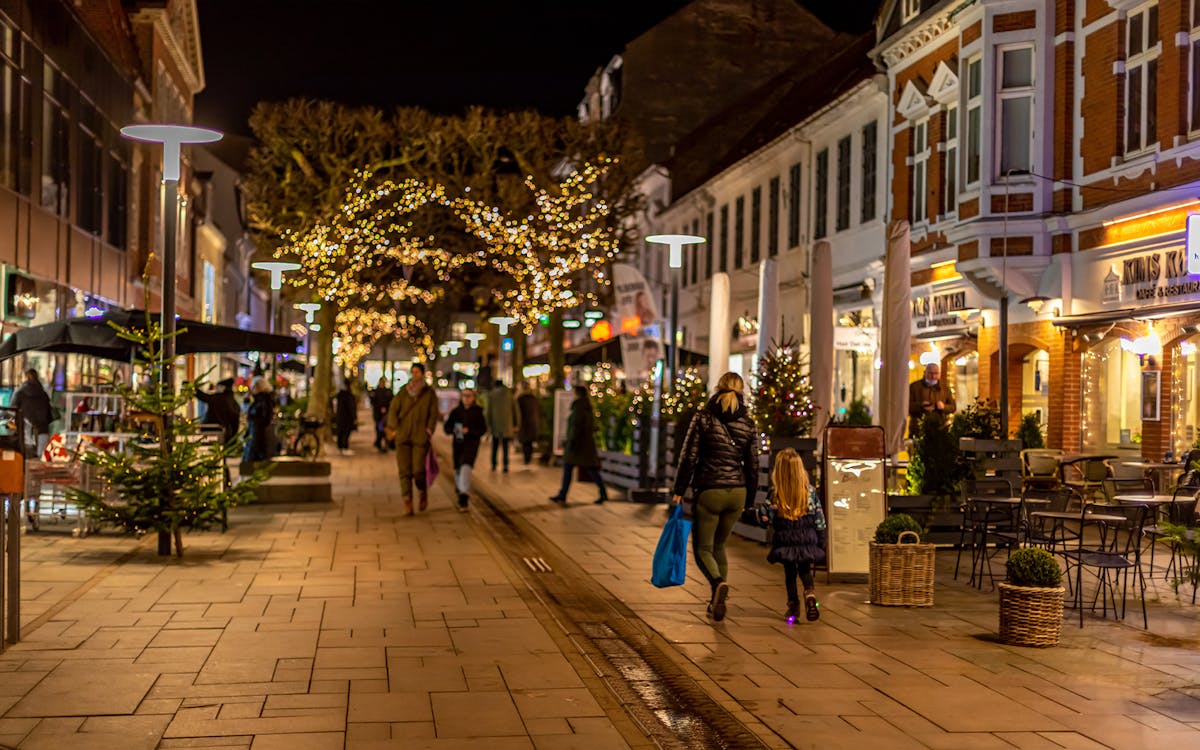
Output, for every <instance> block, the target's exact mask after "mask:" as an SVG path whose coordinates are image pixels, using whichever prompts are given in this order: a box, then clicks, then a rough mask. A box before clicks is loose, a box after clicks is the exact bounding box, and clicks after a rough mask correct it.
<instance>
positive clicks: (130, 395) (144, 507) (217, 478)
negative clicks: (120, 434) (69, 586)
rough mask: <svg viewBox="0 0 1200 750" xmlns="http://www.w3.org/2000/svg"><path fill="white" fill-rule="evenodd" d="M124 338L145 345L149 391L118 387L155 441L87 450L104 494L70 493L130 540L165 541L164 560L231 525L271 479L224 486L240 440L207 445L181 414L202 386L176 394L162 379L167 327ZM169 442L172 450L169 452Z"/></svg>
mask: <svg viewBox="0 0 1200 750" xmlns="http://www.w3.org/2000/svg"><path fill="white" fill-rule="evenodd" d="M118 333H119V335H120V336H121V337H122V338H124V339H127V340H129V341H132V342H134V343H135V344H137V345H138V347H139V349H140V350H141V355H140V356H139V359H138V364H139V369H140V370H141V373H142V374H143V375H144V376H145V379H144V381H143V382H145V383H147V385H145V386H143V387H142V388H139V389H137V390H134V389H133V388H131V387H129V386H118V388H117V393H118V394H119V395H120V396H121V397H122V398H123V399H124V401H125V405H126V407H127V408H128V409H129V412H130V413H132V414H140V415H141V416H142V418H143V422H142V423H143V424H153V425H155V426H156V428H157V433H158V434H157V435H152V436H151V435H147V436H146V437H147V438H150V440H151V441H152V442H143V441H141V440H130V441H128V442H127V443H126V444H125V448H124V450H118V451H112V452H109V451H92V450H87V451H84V452H83V453H82V454H81V455H80V460H81V461H82V462H83V463H84V464H86V465H87V466H89V467H91V468H92V469H93V471H94V473H95V476H96V477H97V478H98V479H99V480H100V485H101V488H100V489H82V488H71V489H69V490H68V491H67V495H68V498H69V499H70V500H71V501H72V502H74V503H76V504H78V505H79V506H80V508H81V509H82V510H83V512H85V513H87V514H88V515H89V516H91V517H92V518H93V519H95V520H97V521H99V522H101V523H106V524H110V525H112V526H115V527H116V528H118V529H120V530H122V531H123V532H125V533H127V534H133V535H137V536H141V535H142V534H147V533H157V534H158V535H159V554H160V555H168V554H170V551H171V549H170V548H171V543H172V542H174V546H175V554H176V555H182V554H183V532H184V531H202V530H205V529H209V528H212V527H213V526H215V525H221V524H223V523H224V519H225V513H226V511H227V510H228V509H229V508H230V507H232V506H234V505H241V504H243V503H247V502H249V501H250V500H251V499H253V497H254V490H255V488H256V487H257V486H258V485H259V484H261V483H262V482H263V480H265V479H266V478H267V472H266V471H262V470H260V471H257V472H255V473H253V474H251V475H249V476H243V477H241V480H240V481H239V482H238V483H237V484H234V485H232V486H226V483H225V461H226V459H228V458H231V457H233V456H234V455H235V454H237V453H238V449H239V444H240V442H241V441H239V440H231V441H229V442H228V443H225V444H222V443H219V442H218V443H216V444H211V443H205V442H201V441H200V440H199V432H200V429H199V425H198V423H197V421H196V420H194V419H189V418H186V417H182V416H180V414H181V413H182V411H183V409H184V408H185V407H186V406H187V405H188V404H189V403H191V401H192V400H193V399H194V398H195V397H196V388H197V386H196V384H195V383H189V382H185V383H183V384H182V385H181V386H180V387H179V388H178V389H177V390H176V389H171V388H168V387H167V386H166V384H165V383H163V381H162V373H163V366H162V358H161V356H160V352H161V349H162V343H163V340H164V338H165V336H164V334H163V330H162V326H161V325H159V323H158V322H156V321H151V320H148V321H147V325H146V327H145V329H128V328H118ZM163 441H166V443H167V445H169V446H170V447H171V450H169V451H163V450H162V448H161V446H162V444H163Z"/></svg>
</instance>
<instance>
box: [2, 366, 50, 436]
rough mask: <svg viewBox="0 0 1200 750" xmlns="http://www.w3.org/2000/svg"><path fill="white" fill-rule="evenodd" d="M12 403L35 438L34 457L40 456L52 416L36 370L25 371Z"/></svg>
mask: <svg viewBox="0 0 1200 750" xmlns="http://www.w3.org/2000/svg"><path fill="white" fill-rule="evenodd" d="M12 405H13V407H14V408H16V409H20V411H21V417H22V418H23V419H24V420H25V421H26V422H28V423H29V430H30V432H31V434H33V435H35V436H36V439H37V448H36V450H37V452H36V453H34V457H36V458H41V457H42V452H43V451H45V450H46V444H47V443H49V442H50V423H51V422H53V421H54V418H53V415H52V411H53V409H52V407H51V406H50V395H49V394H48V393H46V389H45V388H43V387H42V381H41V380H40V379H38V374H37V370H34V369H32V368H30V369H28V370H26V371H25V382H24V383H22V384H21V387H20V388H18V389H17V392H16V393H14V394H13V398H12Z"/></svg>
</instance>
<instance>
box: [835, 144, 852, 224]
mask: <svg viewBox="0 0 1200 750" xmlns="http://www.w3.org/2000/svg"><path fill="white" fill-rule="evenodd" d="M837 154H838V163H837V223H836V224H835V225H834V226H836V227H837V230H838V231H839V232H840V231H841V230H843V229H849V228H850V136H846V137H845V138H843V139H841V140H840V141H838V145H837Z"/></svg>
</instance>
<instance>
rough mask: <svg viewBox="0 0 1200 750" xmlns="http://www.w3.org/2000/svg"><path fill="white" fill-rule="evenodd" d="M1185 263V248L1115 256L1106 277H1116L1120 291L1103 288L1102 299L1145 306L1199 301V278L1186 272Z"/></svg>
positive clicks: (1186, 260) (1111, 302)
mask: <svg viewBox="0 0 1200 750" xmlns="http://www.w3.org/2000/svg"><path fill="white" fill-rule="evenodd" d="M1188 262H1189V260H1188V251H1187V249H1186V248H1185V247H1177V248H1173V249H1169V250H1156V251H1154V252H1150V253H1143V254H1140V255H1135V256H1132V257H1128V258H1122V259H1119V260H1117V261H1115V262H1113V263H1112V264H1111V267H1110V268H1109V276H1108V278H1109V279H1111V277H1112V276H1113V275H1115V276H1116V277H1117V279H1119V282H1120V285H1119V288H1120V293H1119V294H1109V293H1107V287H1106V294H1105V296H1104V301H1105V302H1106V303H1109V304H1113V303H1124V304H1127V305H1128V304H1131V303H1133V304H1136V305H1138V306H1146V305H1155V304H1165V303H1168V302H1190V301H1196V300H1200V279H1197V278H1194V277H1193V276H1192V275H1191V274H1189V273H1188Z"/></svg>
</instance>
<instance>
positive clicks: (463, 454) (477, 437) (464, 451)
mask: <svg viewBox="0 0 1200 750" xmlns="http://www.w3.org/2000/svg"><path fill="white" fill-rule="evenodd" d="M458 398H459V401H458V406H455V407H454V408H453V409H452V410H451V411H450V416H448V417H446V425H445V430H446V434H447V435H453V436H454V445H453V451H454V454H453V455H454V488H455V490H456V491H457V492H458V509H459V510H460V511H462V512H463V513H465V512H466V511H467V503H468V502H469V501H470V497H471V470H472V469H474V468H475V459H476V458H477V457H478V456H479V441H481V440H482V439H483V435H484V433H486V432H487V430H488V425H487V419H486V418H485V417H484V415H483V407H482V406H480V405H479V404H478V403H476V401H477V400H478V399H477V398H476V395H475V389H474V388H464V389H463V390H462V392H461V393H459V396H458Z"/></svg>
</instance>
